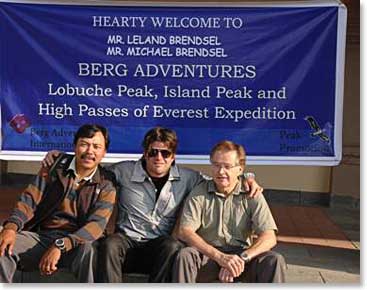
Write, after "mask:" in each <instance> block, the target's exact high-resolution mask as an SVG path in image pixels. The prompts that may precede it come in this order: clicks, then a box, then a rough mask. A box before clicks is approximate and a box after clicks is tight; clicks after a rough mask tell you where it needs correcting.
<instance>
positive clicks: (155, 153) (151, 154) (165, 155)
mask: <svg viewBox="0 0 367 290" xmlns="http://www.w3.org/2000/svg"><path fill="white" fill-rule="evenodd" d="M159 153H161V155H162V157H163V158H168V157H170V156H171V155H172V152H171V151H169V150H167V149H154V148H152V149H150V150H149V151H148V156H149V157H157V156H158V154H159Z"/></svg>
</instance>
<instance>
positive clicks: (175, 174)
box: [131, 158, 180, 182]
mask: <svg viewBox="0 0 367 290" xmlns="http://www.w3.org/2000/svg"><path fill="white" fill-rule="evenodd" d="M146 178H150V177H149V174H148V172H146V171H145V169H144V168H143V158H141V159H139V160H138V161H137V162H136V163H135V165H134V171H133V175H132V176H131V181H134V182H144V180H145V179H146ZM178 179H180V173H179V170H178V167H177V165H176V164H174V165H172V166H171V168H170V170H169V175H168V180H178Z"/></svg>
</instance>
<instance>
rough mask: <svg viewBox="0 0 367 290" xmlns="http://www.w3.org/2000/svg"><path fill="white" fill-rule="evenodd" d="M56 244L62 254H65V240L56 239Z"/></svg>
mask: <svg viewBox="0 0 367 290" xmlns="http://www.w3.org/2000/svg"><path fill="white" fill-rule="evenodd" d="M54 244H55V246H56V247H57V248H58V249H59V250H60V251H61V253H64V252H65V251H66V246H65V242H64V239H56V240H55V242H54Z"/></svg>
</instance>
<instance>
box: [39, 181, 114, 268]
mask: <svg viewBox="0 0 367 290" xmlns="http://www.w3.org/2000/svg"><path fill="white" fill-rule="evenodd" d="M115 199H116V190H115V188H114V187H113V186H112V183H111V184H108V185H107V186H106V187H105V188H104V189H102V190H101V191H100V193H99V197H98V200H97V202H96V203H95V205H94V206H93V208H92V209H91V214H90V216H89V217H88V220H87V223H86V224H85V225H84V226H83V227H81V228H80V229H79V230H77V231H76V232H74V233H72V234H70V235H68V236H67V237H64V238H63V240H64V244H65V252H67V251H70V250H71V249H73V248H75V247H77V246H78V245H79V244H83V243H85V242H86V241H90V242H92V241H95V240H97V239H98V238H99V237H100V236H101V235H102V233H103V231H104V229H105V228H106V226H107V223H108V220H109V218H110V217H111V215H112V211H113V208H114V204H115ZM61 255H62V253H61V250H60V249H59V248H57V247H56V246H55V245H54V244H52V245H51V246H50V248H49V249H48V250H47V251H46V252H45V253H44V254H43V256H42V258H41V260H40V263H39V265H38V266H39V269H40V272H41V274H43V275H51V274H52V273H54V272H55V271H56V270H57V263H58V262H59V260H60V258H61Z"/></svg>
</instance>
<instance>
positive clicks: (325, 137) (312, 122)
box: [304, 116, 330, 143]
mask: <svg viewBox="0 0 367 290" xmlns="http://www.w3.org/2000/svg"><path fill="white" fill-rule="evenodd" d="M304 119H305V120H306V121H307V122H308V124H309V125H310V127H311V129H312V130H313V131H314V132H312V133H311V134H310V135H311V136H312V137H319V138H320V139H321V140H322V141H324V142H327V143H330V138H329V136H328V135H326V134H325V130H323V129H321V127H320V126H319V124H318V123H317V122H316V120H315V118H314V117H312V116H306V117H305V118H304Z"/></svg>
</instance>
